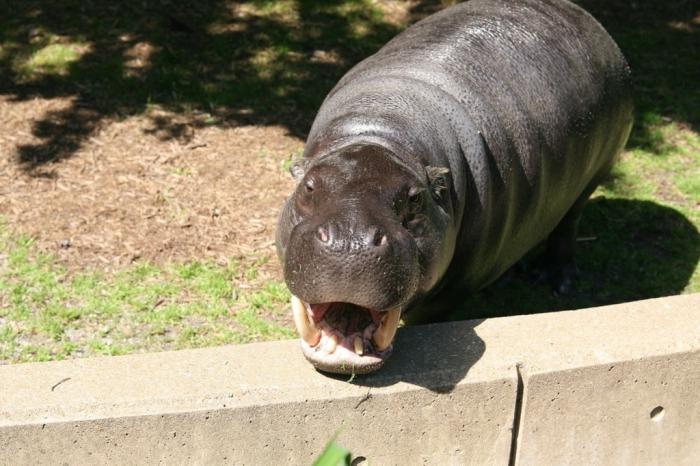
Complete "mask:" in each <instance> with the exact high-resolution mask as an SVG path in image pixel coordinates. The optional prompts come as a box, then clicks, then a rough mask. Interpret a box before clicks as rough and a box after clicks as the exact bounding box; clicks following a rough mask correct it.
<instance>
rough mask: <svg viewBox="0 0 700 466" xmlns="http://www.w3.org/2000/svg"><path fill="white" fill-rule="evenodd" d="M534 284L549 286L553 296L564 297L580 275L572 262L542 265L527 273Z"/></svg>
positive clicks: (571, 289)
mask: <svg viewBox="0 0 700 466" xmlns="http://www.w3.org/2000/svg"><path fill="white" fill-rule="evenodd" d="M528 272H529V273H528V275H529V276H530V277H531V280H532V281H533V282H534V283H536V284H540V285H541V284H545V283H546V284H549V286H550V287H551V289H552V294H554V296H566V295H568V294H570V293H571V292H572V291H573V290H574V283H575V282H576V279H577V278H578V277H579V275H580V273H579V270H578V267H577V266H576V264H575V263H574V262H573V261H572V262H569V263H566V264H563V265H557V264H551V263H549V264H543V265H540V266H537V267H535V268H533V269H531V270H529V271H528Z"/></svg>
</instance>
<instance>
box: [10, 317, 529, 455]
mask: <svg viewBox="0 0 700 466" xmlns="http://www.w3.org/2000/svg"><path fill="white" fill-rule="evenodd" d="M397 346H400V347H401V348H403V349H404V350H403V351H398V352H397V354H396V355H395V357H394V358H392V360H391V361H390V363H388V364H387V366H386V367H385V368H384V370H382V371H381V372H379V373H377V374H375V375H372V376H368V377H358V378H356V379H355V380H353V381H352V382H351V383H348V382H347V379H348V377H347V376H346V377H342V378H339V377H328V376H325V375H322V374H320V373H317V372H316V371H315V370H313V369H312V367H311V366H310V365H309V364H308V363H307V362H306V361H305V360H304V358H303V357H302V355H301V352H300V350H299V348H298V344H297V342H294V341H287V342H274V343H260V344H251V345H241V346H229V347H221V348H209V349H202V350H191V351H179V352H171V353H155V354H142V355H133V356H123V357H113V358H96V359H83V360H74V361H61V362H54V363H38V364H21V365H15V366H2V367H0V380H1V381H2V384H0V452H2V453H0V464H13V465H14V464H62V463H68V464H104V463H111V464H155V463H161V462H164V463H167V464H219V463H228V464H311V462H312V460H313V458H314V457H315V456H316V455H318V454H319V453H320V452H321V451H322V449H323V447H324V445H325V443H326V442H327V441H328V440H329V439H330V438H331V436H332V435H333V434H334V433H335V432H336V431H340V436H339V442H340V443H341V444H342V445H344V446H346V447H347V448H349V449H351V451H352V452H353V454H354V455H356V456H359V455H361V456H365V457H367V458H369V459H370V460H371V463H370V464H373V465H377V464H380V465H381V464H402V465H403V464H439V465H450V464H454V465H461V464H475V465H477V464H479V465H480V464H505V463H506V462H507V459H508V455H509V450H510V444H511V430H512V427H513V412H514V405H515V397H516V389H517V377H516V374H515V371H514V368H513V366H512V365H509V363H508V362H507V360H508V358H507V357H506V356H507V354H506V353H503V352H502V351H504V350H507V348H504V347H500V348H499V347H496V346H494V347H493V348H491V349H490V350H489V351H485V345H484V343H483V341H481V339H480V338H479V337H478V336H477V335H476V334H475V333H474V330H473V323H460V324H457V325H446V326H445V325H442V326H440V325H435V326H427V327H423V328H418V327H416V328H410V329H405V330H403V331H402V332H401V333H400V336H399V341H398V342H397ZM61 381H63V382H62V383H60V384H58V385H56V384H57V383H58V382H61Z"/></svg>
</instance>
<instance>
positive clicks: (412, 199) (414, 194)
mask: <svg viewBox="0 0 700 466" xmlns="http://www.w3.org/2000/svg"><path fill="white" fill-rule="evenodd" d="M422 192H423V190H422V189H419V188H411V189H410V190H409V191H408V204H409V206H410V207H411V208H415V207H416V206H418V205H419V204H420V201H421V193H422Z"/></svg>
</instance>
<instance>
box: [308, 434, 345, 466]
mask: <svg viewBox="0 0 700 466" xmlns="http://www.w3.org/2000/svg"><path fill="white" fill-rule="evenodd" d="M335 437H336V436H333V438H332V439H331V440H330V442H328V444H326V448H325V449H324V450H323V453H321V455H320V456H319V457H318V458H316V461H314V464H313V466H350V461H351V456H350V451H348V450H346V449H345V448H343V447H341V446H340V445H338V444H337V443H336V442H335Z"/></svg>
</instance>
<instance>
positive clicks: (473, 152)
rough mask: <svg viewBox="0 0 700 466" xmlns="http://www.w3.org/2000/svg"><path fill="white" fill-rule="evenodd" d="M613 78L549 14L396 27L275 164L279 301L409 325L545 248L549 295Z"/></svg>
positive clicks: (577, 14)
mask: <svg viewBox="0 0 700 466" xmlns="http://www.w3.org/2000/svg"><path fill="white" fill-rule="evenodd" d="M628 78H629V69H628V66H627V64H626V62H625V60H624V57H623V56H622V54H621V53H620V50H619V49H618V48H617V46H616V45H615V43H614V42H613V40H612V39H611V38H610V37H609V36H608V34H607V33H606V32H605V31H604V30H603V28H602V27H601V26H600V25H599V24H598V23H597V22H596V21H595V20H594V19H593V18H592V17H591V16H590V15H589V14H588V13H586V12H585V11H583V10H582V9H580V8H579V7H577V6H575V5H573V4H571V3H569V2H566V1H552V0H544V1H542V0H538V1H532V0H525V1H517V2H515V1H511V0H508V1H498V0H473V1H470V2H467V3H463V4H459V5H456V6H454V7H451V8H448V9H446V10H443V11H441V12H440V13H437V14H435V15H433V16H430V17H428V18H426V19H424V20H423V21H420V22H419V23H417V24H415V25H414V26H412V27H410V28H408V29H407V30H406V31H404V32H403V33H401V34H399V35H398V36H396V37H395V38H394V39H393V40H392V41H390V42H389V43H388V44H386V45H385V46H384V47H383V48H382V49H381V50H379V51H378V52H377V53H376V54H375V55H373V56H371V57H369V58H367V59H366V60H364V61H362V62H361V63H359V64H358V65H356V66H355V67H354V68H352V69H351V70H350V71H349V72H348V73H347V74H346V75H345V76H344V77H343V78H342V79H341V80H340V82H339V83H338V84H337V85H336V86H335V88H334V89H333V90H332V91H331V92H330V94H329V95H328V96H327V97H326V99H325V101H324V103H323V105H322V106H321V109H320V110H319V112H318V115H317V117H316V120H315V121H314V124H313V127H312V129H311V133H310V135H309V138H308V141H307V145H306V150H305V153H304V158H303V159H301V160H299V161H297V162H296V163H295V164H294V165H293V167H292V172H293V175H295V178H296V179H297V181H298V184H297V188H296V190H295V191H294V192H293V193H292V195H291V196H290V197H289V198H288V199H287V201H286V203H285V205H284V208H283V210H282V213H281V215H280V218H279V227H278V231H277V247H278V254H279V257H280V260H281V262H282V264H283V267H284V276H285V280H286V282H287V284H288V286H289V288H290V290H291V291H292V293H294V294H295V295H297V296H299V297H300V298H302V299H303V300H305V301H307V302H312V303H314V302H330V301H341V302H350V303H354V304H357V305H360V306H364V307H369V308H372V309H375V310H378V311H385V310H388V309H391V308H395V307H397V306H400V307H402V308H403V310H404V318H407V319H408V320H409V321H412V322H418V321H424V320H428V319H431V318H433V317H435V313H439V312H442V311H445V310H446V309H448V308H449V305H450V303H452V302H455V300H458V299H459V297H460V296H464V295H465V294H466V293H468V292H469V291H473V290H477V289H479V288H481V287H483V286H485V285H487V284H489V283H490V282H492V281H494V280H495V279H497V278H498V277H499V276H500V275H501V274H502V273H503V272H504V271H506V270H507V269H508V268H509V267H510V266H511V265H513V264H514V263H515V262H516V261H518V260H519V259H520V258H521V257H522V256H523V255H524V254H525V253H526V252H528V250H530V249H531V248H533V247H534V246H535V245H537V244H538V243H540V242H542V241H547V253H546V254H547V257H548V260H549V264H550V278H551V280H552V284H553V285H554V286H555V288H557V289H559V290H560V291H565V290H566V289H567V288H568V286H569V284H570V279H571V275H572V272H573V270H574V266H573V245H574V241H575V232H576V223H577V221H578V218H579V216H580V211H581V208H582V207H583V204H584V203H585V201H586V199H587V198H588V197H589V195H590V193H591V192H592V191H593V190H594V189H595V187H596V186H597V185H598V183H599V182H600V180H601V178H602V177H604V176H605V175H606V174H607V173H608V172H609V171H610V168H611V166H612V163H613V161H614V159H615V157H616V155H617V154H618V153H619V152H620V151H621V150H622V148H623V147H624V144H625V142H626V141H627V137H628V135H629V131H630V127H631V124H632V104H631V98H630V94H629V90H628ZM439 168H442V169H443V170H439ZM447 170H449V172H447ZM446 172H447V173H446Z"/></svg>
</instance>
